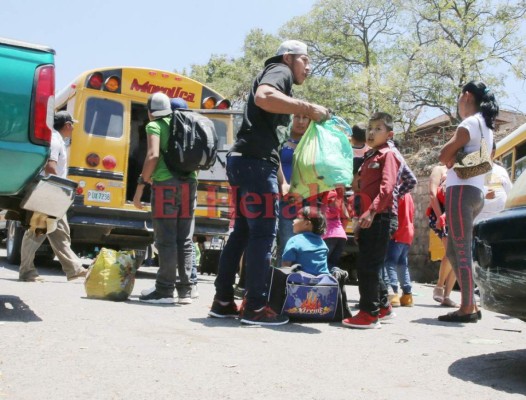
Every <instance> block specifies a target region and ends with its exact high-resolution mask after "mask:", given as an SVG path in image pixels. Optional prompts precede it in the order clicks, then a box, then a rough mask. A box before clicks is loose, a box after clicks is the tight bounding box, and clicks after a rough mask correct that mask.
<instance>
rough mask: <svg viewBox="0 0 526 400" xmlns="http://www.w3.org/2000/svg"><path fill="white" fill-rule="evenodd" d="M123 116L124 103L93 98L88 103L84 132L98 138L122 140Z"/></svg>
mask: <svg viewBox="0 0 526 400" xmlns="http://www.w3.org/2000/svg"><path fill="white" fill-rule="evenodd" d="M123 115H124V106H123V104H122V103H119V102H117V101H113V100H108V99H100V98H97V97H91V98H89V99H88V101H87V102H86V118H85V119H84V131H85V132H86V133H88V134H92V135H97V136H105V137H112V138H120V137H121V136H122V132H123Z"/></svg>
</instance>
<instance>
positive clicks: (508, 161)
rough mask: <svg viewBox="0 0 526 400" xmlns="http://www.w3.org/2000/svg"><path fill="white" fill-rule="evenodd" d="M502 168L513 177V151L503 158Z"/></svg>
mask: <svg viewBox="0 0 526 400" xmlns="http://www.w3.org/2000/svg"><path fill="white" fill-rule="evenodd" d="M501 161H502V166H503V167H504V168H505V169H506V171H508V175H509V176H512V171H511V167H512V166H513V151H510V152H509V153H508V154H505V155H503V156H502V159H501Z"/></svg>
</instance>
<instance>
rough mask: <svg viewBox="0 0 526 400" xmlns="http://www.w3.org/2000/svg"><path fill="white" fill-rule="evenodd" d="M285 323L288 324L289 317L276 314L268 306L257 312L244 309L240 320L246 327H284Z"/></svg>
mask: <svg viewBox="0 0 526 400" xmlns="http://www.w3.org/2000/svg"><path fill="white" fill-rule="evenodd" d="M287 322H289V317H287V316H286V315H280V314H277V313H276V312H274V310H273V309H272V308H270V307H269V306H265V307H263V308H260V309H259V310H248V309H246V308H245V309H244V310H243V317H242V318H241V323H242V324H247V325H263V326H277V325H285V324H286V323H287Z"/></svg>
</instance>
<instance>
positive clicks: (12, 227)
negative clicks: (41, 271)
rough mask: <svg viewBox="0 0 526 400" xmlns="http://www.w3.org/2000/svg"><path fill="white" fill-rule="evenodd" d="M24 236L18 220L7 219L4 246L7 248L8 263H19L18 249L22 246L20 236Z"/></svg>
mask: <svg viewBox="0 0 526 400" xmlns="http://www.w3.org/2000/svg"><path fill="white" fill-rule="evenodd" d="M23 237H24V228H22V227H21V226H20V222H18V221H7V237H6V240H5V247H6V250H7V261H8V262H9V263H10V264H20V249H21V247H22V238H23Z"/></svg>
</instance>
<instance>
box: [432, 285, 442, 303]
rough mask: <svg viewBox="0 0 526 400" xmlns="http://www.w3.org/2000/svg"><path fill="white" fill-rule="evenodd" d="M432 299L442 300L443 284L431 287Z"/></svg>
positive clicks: (440, 301)
mask: <svg viewBox="0 0 526 400" xmlns="http://www.w3.org/2000/svg"><path fill="white" fill-rule="evenodd" d="M433 300H435V301H437V302H439V303H442V302H443V301H444V286H435V287H434V289H433Z"/></svg>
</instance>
